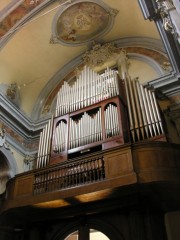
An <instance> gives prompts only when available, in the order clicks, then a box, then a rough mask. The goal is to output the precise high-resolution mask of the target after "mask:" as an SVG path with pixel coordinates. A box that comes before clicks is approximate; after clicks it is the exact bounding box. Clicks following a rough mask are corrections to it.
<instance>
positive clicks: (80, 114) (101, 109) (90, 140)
mask: <svg viewBox="0 0 180 240" xmlns="http://www.w3.org/2000/svg"><path fill="white" fill-rule="evenodd" d="M148 139H151V140H153V141H156V140H159V141H166V137H165V133H164V130H163V123H162V120H161V115H160V112H159V109H158V104H157V101H156V97H155V93H154V91H151V90H150V89H147V88H146V87H144V86H143V85H141V84H140V83H139V81H138V79H133V80H132V79H131V78H130V76H129V74H128V73H127V72H126V73H125V77H124V79H120V78H119V76H118V73H117V71H115V70H112V69H109V68H107V69H106V70H105V72H104V73H103V74H98V73H96V72H95V71H93V70H92V69H90V68H89V67H87V66H85V67H84V70H83V71H82V72H81V74H80V75H79V76H78V77H77V79H76V81H75V82H74V84H73V85H72V86H71V85H69V84H68V83H67V82H64V84H63V85H62V87H61V89H60V90H59V92H58V94H57V105H56V111H55V116H54V117H52V118H51V119H50V120H49V122H48V124H47V125H46V126H45V128H44V129H43V131H42V132H41V134H40V142H39V149H38V157H37V168H41V167H45V166H47V165H49V164H55V163H58V162H62V161H65V160H68V159H71V156H79V155H78V154H84V153H86V152H92V151H93V149H96V151H97V149H98V150H105V149H108V148H111V147H116V146H119V145H122V144H126V143H135V142H139V141H144V140H148Z"/></svg>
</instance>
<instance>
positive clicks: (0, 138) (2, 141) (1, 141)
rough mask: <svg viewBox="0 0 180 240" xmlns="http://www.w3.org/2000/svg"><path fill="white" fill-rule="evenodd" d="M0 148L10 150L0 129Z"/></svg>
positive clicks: (2, 130)
mask: <svg viewBox="0 0 180 240" xmlns="http://www.w3.org/2000/svg"><path fill="white" fill-rule="evenodd" d="M0 147H4V148H5V149H7V150H10V148H9V145H8V144H7V142H6V131H5V129H3V128H0Z"/></svg>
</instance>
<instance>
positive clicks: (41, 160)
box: [37, 118, 53, 168]
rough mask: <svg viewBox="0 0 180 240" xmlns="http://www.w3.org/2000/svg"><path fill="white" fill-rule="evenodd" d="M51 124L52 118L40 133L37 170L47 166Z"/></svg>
mask: <svg viewBox="0 0 180 240" xmlns="http://www.w3.org/2000/svg"><path fill="white" fill-rule="evenodd" d="M52 124H53V118H51V119H50V120H49V122H48V123H47V124H46V126H45V128H44V129H43V131H42V132H41V133H40V139H39V149H38V156H37V168H41V167H45V166H47V165H48V164H49V157H50V146H51V138H52Z"/></svg>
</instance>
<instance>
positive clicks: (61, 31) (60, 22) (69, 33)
mask: <svg viewBox="0 0 180 240" xmlns="http://www.w3.org/2000/svg"><path fill="white" fill-rule="evenodd" d="M99 3H100V2H99ZM117 13H118V11H116V10H114V9H110V8H108V7H106V8H105V7H104V6H101V5H99V4H97V3H94V2H83V1H80V2H77V3H75V4H72V5H70V7H68V8H66V9H65V10H63V11H62V10H61V11H60V12H59V13H58V14H57V15H56V16H55V20H54V23H53V36H52V39H51V42H52V43H62V44H74V45H76V44H81V43H84V42H87V41H89V40H92V39H95V38H97V37H99V36H101V35H102V34H103V33H105V32H107V31H108V30H109V28H110V27H112V20H113V17H112V16H113V15H114V16H115V15H116V14H117Z"/></svg>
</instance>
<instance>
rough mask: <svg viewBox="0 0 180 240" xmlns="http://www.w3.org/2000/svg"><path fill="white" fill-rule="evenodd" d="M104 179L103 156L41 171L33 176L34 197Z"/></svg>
mask: <svg viewBox="0 0 180 240" xmlns="http://www.w3.org/2000/svg"><path fill="white" fill-rule="evenodd" d="M104 178H105V166H104V157H103V155H100V156H97V157H93V158H90V159H83V160H79V161H73V162H70V163H66V164H65V165H64V164H63V165H59V166H56V167H54V168H50V169H48V170H43V171H40V172H37V173H35V175H34V188H33V189H34V195H37V194H42V193H45V192H53V191H57V190H61V189H65V188H70V187H76V186H78V185H81V184H86V183H92V182H95V181H101V180H103V179H104Z"/></svg>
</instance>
